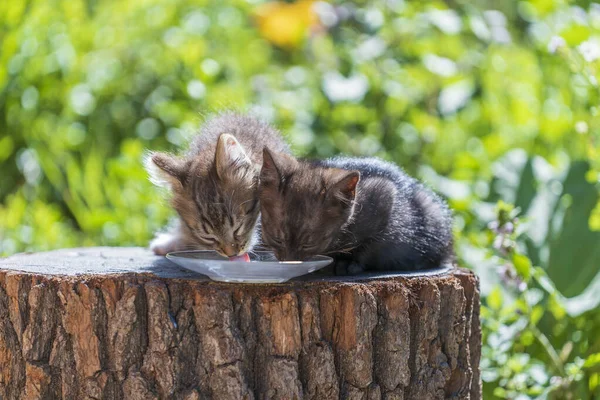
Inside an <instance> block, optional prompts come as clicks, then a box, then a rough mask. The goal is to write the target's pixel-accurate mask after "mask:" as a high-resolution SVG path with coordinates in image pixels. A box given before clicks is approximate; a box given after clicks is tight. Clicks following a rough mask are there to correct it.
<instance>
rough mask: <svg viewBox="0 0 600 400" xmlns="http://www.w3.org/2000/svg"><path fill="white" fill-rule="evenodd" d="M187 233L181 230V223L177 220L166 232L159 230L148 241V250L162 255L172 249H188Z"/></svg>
mask: <svg viewBox="0 0 600 400" xmlns="http://www.w3.org/2000/svg"><path fill="white" fill-rule="evenodd" d="M190 246H191V243H189V240H188V235H186V234H185V232H183V229H182V228H181V223H180V222H179V221H177V223H176V224H174V225H173V226H171V227H170V228H169V230H168V231H167V232H159V233H157V234H156V236H155V237H154V239H152V241H151V242H150V250H152V251H153V252H154V254H156V255H158V256H164V255H165V254H167V253H170V252H172V251H180V250H186V249H189V248H190Z"/></svg>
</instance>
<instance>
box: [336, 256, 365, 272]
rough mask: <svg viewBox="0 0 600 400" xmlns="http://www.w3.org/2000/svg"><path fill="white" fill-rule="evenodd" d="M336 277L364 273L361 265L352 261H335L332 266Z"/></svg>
mask: <svg viewBox="0 0 600 400" xmlns="http://www.w3.org/2000/svg"><path fill="white" fill-rule="evenodd" d="M333 270H334V273H335V275H336V276H350V275H358V274H361V273H363V272H364V271H365V268H364V266H363V265H362V264H360V263H358V262H357V261H356V260H353V259H336V260H335V261H334V264H333Z"/></svg>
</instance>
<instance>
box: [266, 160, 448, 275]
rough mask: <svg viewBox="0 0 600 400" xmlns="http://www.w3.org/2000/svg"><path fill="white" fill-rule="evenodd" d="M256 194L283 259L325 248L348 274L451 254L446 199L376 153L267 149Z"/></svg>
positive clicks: (407, 266)
mask: <svg viewBox="0 0 600 400" xmlns="http://www.w3.org/2000/svg"><path fill="white" fill-rule="evenodd" d="M259 199H260V204H261V221H262V236H263V241H264V243H265V244H266V245H268V246H271V247H272V248H273V249H274V250H275V253H276V255H277V258H278V259H280V260H303V259H306V258H308V257H311V256H314V255H317V254H328V255H331V256H333V257H334V258H335V261H336V264H335V266H336V272H337V273H339V274H345V273H357V272H361V271H365V270H380V271H392V270H418V269H427V268H437V267H440V266H441V264H444V263H446V262H451V261H452V259H453V249H452V247H453V246H452V216H451V213H450V210H449V209H448V207H447V205H446V203H445V202H444V201H443V200H442V199H441V198H440V197H438V196H437V195H436V194H434V193H433V192H432V191H431V190H429V189H427V188H426V187H425V186H424V185H423V184H421V183H419V182H418V181H417V180H416V179H414V178H411V177H409V176H408V175H406V174H405V173H404V172H403V171H402V170H401V169H400V168H398V167H397V166H396V165H394V164H391V163H387V162H384V161H381V160H379V159H376V158H334V159H330V160H322V161H305V160H297V159H295V158H293V157H291V156H289V155H286V154H278V153H276V152H273V151H271V150H269V149H265V153H264V155H263V167H262V171H261V174H260V187H259Z"/></svg>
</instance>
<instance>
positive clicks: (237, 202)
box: [146, 112, 288, 256]
mask: <svg viewBox="0 0 600 400" xmlns="http://www.w3.org/2000/svg"><path fill="white" fill-rule="evenodd" d="M265 145H266V146H267V147H268V148H269V149H272V150H273V151H276V152H288V146H287V144H286V143H285V142H284V140H283V138H282V137H281V135H280V134H279V132H278V131H277V130H275V129H273V128H272V127H271V126H269V125H268V124H266V123H263V122H261V121H259V120H257V119H255V118H252V117H250V116H246V115H241V114H237V113H234V112H227V113H223V114H219V115H216V116H214V117H213V118H211V119H209V120H208V121H207V122H206V123H205V124H204V125H203V126H202V129H201V130H200V133H199V134H198V135H197V136H196V137H195V138H194V139H193V141H192V143H191V145H190V149H189V150H188V151H187V153H186V154H185V155H183V156H181V157H176V156H173V155H169V154H165V153H158V152H155V153H151V154H150V155H149V156H148V157H147V160H146V168H147V170H148V171H149V173H150V176H151V180H152V181H153V182H154V183H156V184H157V185H159V186H165V187H167V188H169V189H170V191H171V193H172V198H171V204H172V206H173V207H174V208H175V210H176V211H177V213H178V214H179V219H178V221H177V223H176V224H175V226H173V227H172V228H171V229H170V231H168V232H167V233H159V234H158V235H157V237H156V238H155V239H154V240H153V241H152V242H151V243H150V247H151V249H152V250H153V251H154V253H156V254H166V253H168V252H170V251H176V250H184V249H204V250H216V251H218V252H219V253H221V254H222V255H224V256H234V255H240V254H243V253H245V252H247V251H248V250H250V249H251V248H252V246H253V245H254V244H255V242H256V241H257V236H258V235H257V229H256V225H257V220H258V216H259V212H260V207H259V204H258V175H259V172H260V167H261V165H262V155H263V148H264V147H265Z"/></svg>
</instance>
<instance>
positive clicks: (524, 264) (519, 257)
mask: <svg viewBox="0 0 600 400" xmlns="http://www.w3.org/2000/svg"><path fill="white" fill-rule="evenodd" d="M512 262H513V265H514V266H515V269H516V271H517V274H519V276H520V277H521V278H523V280H524V281H525V282H528V281H529V278H531V260H530V259H529V258H528V257H527V256H525V255H523V254H518V253H514V254H513V257H512Z"/></svg>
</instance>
